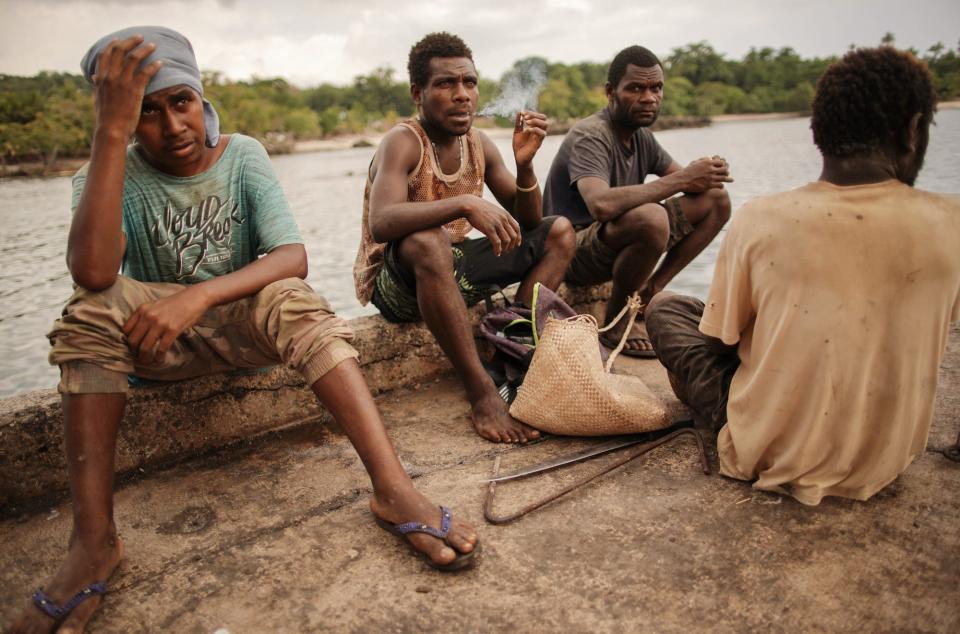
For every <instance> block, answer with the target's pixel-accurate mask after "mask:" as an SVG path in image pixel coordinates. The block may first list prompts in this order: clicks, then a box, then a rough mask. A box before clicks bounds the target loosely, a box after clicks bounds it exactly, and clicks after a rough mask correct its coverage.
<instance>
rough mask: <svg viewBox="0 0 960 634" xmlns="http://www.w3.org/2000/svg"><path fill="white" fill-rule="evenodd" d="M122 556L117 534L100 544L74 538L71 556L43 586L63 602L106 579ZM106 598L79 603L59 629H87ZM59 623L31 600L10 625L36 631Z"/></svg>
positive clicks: (12, 628)
mask: <svg viewBox="0 0 960 634" xmlns="http://www.w3.org/2000/svg"><path fill="white" fill-rule="evenodd" d="M122 559H123V542H122V541H120V538H119V537H117V536H113V537H111V538H109V539H107V540H105V541H104V543H102V544H101V545H100V546H97V547H90V546H85V545H84V544H83V543H81V540H80V539H74V540H73V543H72V544H70V549H69V550H68V551H67V559H66V560H65V561H64V562H63V564H61V565H60V570H58V571H57V574H56V575H55V576H54V577H53V579H52V580H51V581H50V582H49V583H47V584H46V585H45V586H44V588H43V590H44V592H45V593H46V594H47V595H48V596H50V598H51V599H53V600H54V601H56V603H57V605H63V604H64V603H66V602H67V601H69V600H70V599H71V598H73V596H74V595H76V594H77V593H78V592H80V591H81V590H82V589H83V588H85V587H87V586H89V585H90V584H92V583H96V582H98V581H103V582H106V581H107V579H109V578H110V575H112V574H113V571H114V570H116V568H117V566H118V565H120V561H121V560H122ZM102 601H103V597H102V596H94V597H91V598H89V599H87V600H86V601H84V602H83V603H81V604H80V605H78V606H77V607H76V608H75V609H74V610H73V611H72V612H71V613H70V614H69V615H67V616H66V617H65V618H64V620H63V622H62V623H60V625H59V627H58V628H57V631H58V632H70V633H71V634H76V633H79V632H83V630H84V628H86V626H87V622H89V621H90V618H91V617H92V616H93V613H94V612H96V610H97V608H98V607H100V603H101V602H102ZM55 627H57V623H56V622H55V621H54V620H53V618H51V617H50V616H48V615H47V614H45V613H44V612H42V611H41V610H40V608H38V607H37V606H36V605H34V604H33V601H30V604H29V605H28V606H27V607H26V608H25V609H24V610H23V611H22V612H21V614H20V616H19V617H18V618H17V620H16V621H15V622H14V623H13V625H11V626H10V632H11V634H20V633H24V634H27V633H29V634H34V633H39V632H50V631H52V630H53V629H54V628H55Z"/></svg>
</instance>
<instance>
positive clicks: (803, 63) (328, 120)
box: [0, 33, 960, 165]
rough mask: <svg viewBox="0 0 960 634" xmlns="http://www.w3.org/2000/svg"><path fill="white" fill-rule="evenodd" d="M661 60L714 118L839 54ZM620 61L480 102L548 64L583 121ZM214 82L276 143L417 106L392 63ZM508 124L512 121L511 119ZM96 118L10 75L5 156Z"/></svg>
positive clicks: (1, 146)
mask: <svg viewBox="0 0 960 634" xmlns="http://www.w3.org/2000/svg"><path fill="white" fill-rule="evenodd" d="M895 42H896V38H895V36H894V34H893V33H886V34H884V35H883V37H882V38H881V39H880V43H881V45H886V46H893V45H895ZM915 54H917V55H918V56H919V57H922V58H923V59H924V60H925V61H926V63H927V64H928V66H929V67H930V70H931V72H932V74H933V77H934V82H935V86H936V90H937V93H938V95H939V96H940V98H941V99H944V100H946V99H958V98H960V42H958V47H957V48H955V49H951V48H948V47H947V46H945V45H944V44H943V43H942V42H937V43H935V44H933V45H931V46H930V47H929V48H927V50H926V51H925V52H923V53H922V54H920V53H918V52H915ZM661 59H663V66H664V74H665V85H664V101H663V106H662V113H663V114H664V115H667V116H670V115H673V116H682V115H696V116H703V115H706V116H710V115H717V114H730V113H741V112H742V113H752V112H805V111H807V110H808V109H809V107H810V101H811V99H812V97H813V91H814V86H815V85H816V82H817V79H818V78H819V77H820V75H821V74H822V73H823V71H824V69H825V68H826V67H827V66H828V65H829V64H830V63H831V62H833V61H834V60H835V59H836V58H835V57H828V58H812V59H805V58H802V57H801V56H800V55H799V54H798V53H797V52H796V51H794V50H793V49H792V48H789V47H785V48H780V49H775V48H770V47H763V48H752V49H750V51H749V52H747V54H746V55H744V56H743V58H742V59H740V60H733V59H728V58H727V57H726V56H725V55H723V54H722V53H721V52H718V51H717V50H715V49H714V48H713V46H711V45H710V44H709V43H708V42H693V43H691V44H687V45H686V46H681V47H678V48H674V49H673V50H672V51H671V52H670V54H669V55H667V56H666V57H662V58H661ZM608 63H609V62H606V61H605V62H579V63H575V64H562V63H550V62H549V61H548V60H546V59H543V58H541V57H528V58H525V59H522V60H519V61H518V62H517V63H516V64H514V66H513V67H512V68H511V69H510V70H509V71H507V73H505V74H504V76H503V77H501V78H500V80H499V81H498V80H495V79H493V78H490V77H481V78H480V85H479V89H480V103H479V107H480V108H483V106H484V105H486V104H487V103H488V102H489V101H491V100H492V99H495V98H496V97H497V96H499V95H500V93H501V91H502V89H503V88H504V86H505V84H506V82H507V81H508V80H509V79H510V78H511V77H514V76H516V75H517V74H518V73H521V74H522V73H523V72H524V69H525V68H527V67H532V66H536V67H537V68H541V69H542V68H545V69H546V78H545V80H544V82H543V88H542V89H541V91H540V95H539V102H538V108H539V109H540V110H541V111H542V112H544V113H546V114H547V115H548V116H550V117H551V118H552V119H554V120H555V121H561V122H569V121H573V120H576V119H580V118H582V117H585V116H587V115H589V114H591V113H593V112H596V111H597V110H598V109H600V108H602V107H603V106H604V104H606V103H607V97H606V92H605V83H606V79H607V65H608ZM514 79H516V77H514ZM203 83H204V89H205V91H206V93H207V97H208V98H209V99H210V100H211V101H212V102H213V103H214V105H215V106H216V107H217V111H218V112H219V114H220V120H221V128H222V129H223V130H224V131H225V132H233V131H238V132H242V133H244V134H248V135H250V136H254V137H257V138H259V139H261V140H263V141H265V142H267V144H268V147H278V146H279V145H282V144H283V143H289V142H290V141H294V140H296V139H311V138H318V137H327V136H332V135H336V134H344V133H361V132H365V131H369V130H381V131H382V130H385V129H387V128H388V127H389V126H390V125H392V124H393V123H394V122H395V121H396V120H397V119H398V118H400V117H408V116H411V115H412V114H413V113H414V106H413V101H412V99H411V98H410V87H409V85H408V83H407V81H405V78H398V77H397V76H396V72H395V71H394V69H393V68H390V67H386V66H384V67H380V68H376V69H374V70H373V71H372V72H370V73H368V74H366V75H359V76H357V77H355V78H354V80H353V82H351V83H350V84H349V85H346V86H337V85H334V84H329V83H324V84H320V85H318V86H313V87H310V88H298V87H296V86H293V85H291V84H290V83H289V82H287V81H286V80H284V79H281V78H253V79H250V80H247V81H231V80H228V79H226V78H225V77H224V76H223V75H222V74H220V73H217V72H208V73H205V74H204V76H203ZM497 123H498V124H500V125H511V124H512V122H510V121H505V120H498V121H497ZM93 124H94V111H93V96H92V92H91V89H90V87H89V86H88V85H87V84H86V82H84V80H83V78H82V77H80V76H78V75H71V74H69V73H48V72H42V73H39V74H37V75H36V76H34V77H13V76H9V75H0V161H3V162H11V161H22V160H30V161H40V162H42V163H43V164H44V165H50V164H51V163H52V162H53V161H54V160H55V159H56V158H57V157H58V156H59V157H68V156H85V155H86V154H87V153H88V152H89V140H90V138H91V137H92V134H93ZM277 140H281V141H282V143H277V142H276V141H277Z"/></svg>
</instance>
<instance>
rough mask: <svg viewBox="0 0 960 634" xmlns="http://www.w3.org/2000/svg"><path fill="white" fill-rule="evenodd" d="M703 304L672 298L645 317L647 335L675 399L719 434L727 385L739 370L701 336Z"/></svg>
mask: <svg viewBox="0 0 960 634" xmlns="http://www.w3.org/2000/svg"><path fill="white" fill-rule="evenodd" d="M701 317H703V302H701V301H700V300H699V299H695V298H693V297H685V296H683V295H673V296H671V297H669V298H667V299H665V300H663V301H661V302H659V303H657V304H654V305H653V306H652V307H651V308H648V309H647V310H646V312H645V313H644V321H646V324H647V334H648V335H649V336H650V341H651V342H652V343H653V349H654V350H656V351H657V357H658V358H659V359H660V363H662V364H663V365H664V367H666V368H667V371H668V372H669V373H670V383H671V385H672V386H673V391H674V392H676V394H677V397H678V398H679V399H680V400H681V401H682V402H683V403H684V404H685V405H687V406H688V407H690V409H692V410H693V411H694V413H695V414H696V416H697V418H698V419H700V420H703V421H705V422H708V423H709V424H710V425H711V426H712V427H713V430H714V431H720V428H721V427H723V426H724V425H725V424H726V422H727V397H728V396H729V395H730V381H731V380H732V379H733V373H734V372H736V371H737V368H738V367H739V366H740V359H739V358H738V357H737V355H735V354H734V355H718V354H717V353H716V352H715V351H714V350H712V349H711V348H710V347H709V346H708V345H707V342H706V339H705V338H704V335H703V333H701V332H700V319H701Z"/></svg>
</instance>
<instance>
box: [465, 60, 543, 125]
mask: <svg viewBox="0 0 960 634" xmlns="http://www.w3.org/2000/svg"><path fill="white" fill-rule="evenodd" d="M546 83H547V62H546V61H545V60H544V59H542V58H538V57H530V58H527V59H523V60H520V61H519V62H517V63H516V64H514V67H513V68H512V69H511V70H509V71H508V72H507V73H506V74H505V75H504V77H503V81H501V85H502V86H503V89H502V90H501V92H500V96H498V97H497V98H496V99H494V100H493V101H491V102H490V103H488V104H487V105H486V106H484V107H483V109H482V110H481V111H480V112H478V113H477V116H480V117H491V116H494V115H496V116H499V117H504V118H507V119H512V118H514V117H515V116H516V115H517V113H518V112H520V111H521V110H536V109H537V97H538V96H539V95H540V91H541V90H542V89H543V86H544V84H546Z"/></svg>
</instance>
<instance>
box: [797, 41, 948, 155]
mask: <svg viewBox="0 0 960 634" xmlns="http://www.w3.org/2000/svg"><path fill="white" fill-rule="evenodd" d="M936 103H937V96H936V92H935V91H934V88H933V81H932V79H931V77H930V71H929V70H928V69H927V65H926V64H925V63H923V62H921V61H920V60H918V59H917V58H916V57H914V56H913V55H912V54H911V53H908V52H905V51H898V50H897V49H895V48H893V47H892V46H881V47H879V48H863V49H858V50H855V51H850V52H849V53H847V54H846V55H844V56H843V58H842V59H841V60H840V61H838V62H835V63H833V64H832V65H831V66H830V67H829V68H827V70H826V71H825V72H824V73H823V75H822V76H821V77H820V80H819V81H818V82H817V90H816V93H815V94H814V97H813V118H812V119H811V121H810V128H811V129H812V130H813V142H814V143H815V144H816V145H817V147H818V148H820V151H821V152H822V153H823V154H826V155H828V156H857V155H862V154H865V153H868V152H871V151H874V150H877V149H881V148H895V147H896V145H897V143H898V142H899V139H900V138H901V136H900V135H902V134H903V132H904V131H905V130H906V129H907V127H908V126H909V125H910V119H911V118H912V117H913V116H914V115H915V114H917V113H918V112H919V113H920V126H921V127H925V126H927V125H929V123H930V122H931V121H932V120H933V113H934V112H935V111H936Z"/></svg>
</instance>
